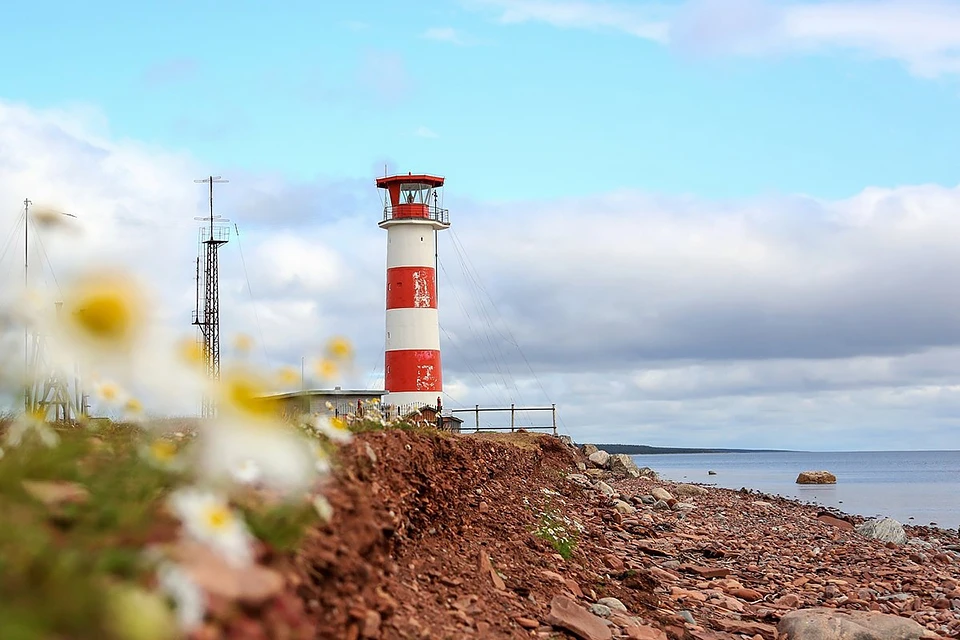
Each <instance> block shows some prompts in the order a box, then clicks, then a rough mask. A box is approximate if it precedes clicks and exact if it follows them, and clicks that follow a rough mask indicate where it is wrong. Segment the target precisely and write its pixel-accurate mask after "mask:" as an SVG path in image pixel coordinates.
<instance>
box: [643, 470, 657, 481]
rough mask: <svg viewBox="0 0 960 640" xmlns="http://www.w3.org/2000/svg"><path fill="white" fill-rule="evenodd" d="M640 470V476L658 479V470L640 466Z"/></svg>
mask: <svg viewBox="0 0 960 640" xmlns="http://www.w3.org/2000/svg"><path fill="white" fill-rule="evenodd" d="M639 471H640V476H641V477H643V478H650V479H651V480H656V479H657V472H656V471H654V470H653V469H651V468H650V467H640V469H639Z"/></svg>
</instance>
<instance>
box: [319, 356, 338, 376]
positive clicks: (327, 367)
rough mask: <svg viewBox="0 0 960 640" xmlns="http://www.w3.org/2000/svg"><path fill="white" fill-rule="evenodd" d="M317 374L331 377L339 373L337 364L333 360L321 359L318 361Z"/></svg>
mask: <svg viewBox="0 0 960 640" xmlns="http://www.w3.org/2000/svg"><path fill="white" fill-rule="evenodd" d="M317 375H318V376H320V377H321V378H324V379H329V378H332V377H334V376H335V375H337V365H336V363H335V362H333V361H332V360H321V361H320V362H319V363H317Z"/></svg>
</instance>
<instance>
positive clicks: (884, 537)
mask: <svg viewBox="0 0 960 640" xmlns="http://www.w3.org/2000/svg"><path fill="white" fill-rule="evenodd" d="M857 533H859V534H860V535H863V536H866V537H868V538H873V539H874V540H880V541H882V542H892V543H894V544H904V543H906V541H907V532H906V531H904V530H903V525H902V524H900V523H899V522H897V521H896V520H894V519H893V518H877V519H876V520H867V521H866V522H864V523H863V524H861V525H859V526H858V527H857Z"/></svg>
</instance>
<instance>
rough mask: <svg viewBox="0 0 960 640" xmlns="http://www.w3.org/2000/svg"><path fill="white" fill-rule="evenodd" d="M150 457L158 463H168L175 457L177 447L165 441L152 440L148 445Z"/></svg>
mask: <svg viewBox="0 0 960 640" xmlns="http://www.w3.org/2000/svg"><path fill="white" fill-rule="evenodd" d="M150 455H152V456H153V457H154V458H155V459H156V460H159V461H160V462H170V461H171V460H173V458H174V457H175V456H176V455H177V447H176V445H174V444H173V443H172V442H169V441H167V440H154V441H153V443H151V445H150Z"/></svg>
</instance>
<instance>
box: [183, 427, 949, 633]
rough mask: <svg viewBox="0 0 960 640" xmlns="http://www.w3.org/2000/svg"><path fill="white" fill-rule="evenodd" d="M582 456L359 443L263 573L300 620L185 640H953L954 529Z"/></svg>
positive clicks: (244, 618) (524, 446)
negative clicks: (303, 529)
mask: <svg viewBox="0 0 960 640" xmlns="http://www.w3.org/2000/svg"><path fill="white" fill-rule="evenodd" d="M586 453H590V454H593V455H592V456H587V455H584V452H583V451H581V450H580V449H578V448H574V447H573V446H571V445H570V443H569V442H565V441H563V440H561V439H558V438H554V437H551V436H545V435H538V434H532V433H516V434H501V435H494V434H476V435H472V434H471V435H450V434H440V433H433V434H431V433H413V432H407V431H388V432H379V433H367V434H362V435H360V436H359V437H358V438H357V439H356V440H355V441H354V442H352V443H351V444H349V445H347V446H346V447H344V449H343V450H342V451H341V466H340V468H339V469H338V470H337V472H336V474H335V477H334V478H333V479H332V480H331V484H330V486H329V487H328V489H327V495H328V497H329V499H330V503H331V504H332V506H333V508H334V515H333V517H332V519H331V520H330V521H329V524H328V525H326V526H325V527H323V528H321V529H317V530H316V531H314V532H312V533H311V534H310V536H309V537H308V540H307V541H306V543H305V544H304V545H302V546H301V548H300V549H299V550H298V551H297V552H296V553H295V554H294V556H293V557H292V558H276V559H270V558H266V559H264V562H265V564H267V565H268V566H273V568H274V570H275V571H277V573H279V574H281V575H283V576H284V587H283V589H282V591H283V592H282V593H281V594H278V596H277V598H280V599H283V598H286V600H285V601H287V602H288V603H289V602H293V600H294V599H293V598H292V596H294V595H296V596H297V597H296V598H295V599H296V600H298V601H300V603H302V607H301V606H300V605H299V604H298V605H297V606H295V607H290V606H288V607H287V608H286V614H285V615H286V618H284V617H283V616H282V615H280V614H270V615H273V618H274V619H277V620H281V621H282V623H278V625H279V626H274V627H272V628H271V629H266V628H264V626H263V625H262V624H256V623H255V622H254V621H255V620H257V619H258V617H259V616H262V615H263V613H264V611H268V612H269V611H270V610H272V607H273V605H271V603H270V601H266V602H263V603H261V605H260V607H261V609H260V610H257V609H250V608H248V609H247V610H246V611H245V613H243V614H242V615H240V616H237V615H236V612H235V611H234V610H232V609H230V607H228V606H226V604H224V606H222V607H221V610H222V611H223V612H224V613H223V616H224V617H223V619H222V621H219V622H218V621H217V619H216V617H215V618H214V620H213V621H211V622H210V623H208V625H207V626H205V627H204V628H203V629H202V630H201V631H200V632H199V633H198V634H197V637H210V638H212V637H230V638H239V637H251V638H253V637H257V638H262V637H301V636H302V637H323V638H348V639H351V640H353V639H357V638H462V637H477V638H530V637H535V638H565V637H566V638H582V639H587V640H602V639H605V638H616V637H624V638H637V639H663V640H666V639H667V638H669V639H671V640H680V639H684V640H688V639H702V640H707V639H722V638H731V639H732V638H751V639H757V640H773V639H775V638H788V637H789V638H793V639H794V640H803V639H806V638H859V639H864V640H865V639H868V638H919V637H930V638H935V637H957V636H958V635H960V570H958V562H960V553H958V550H960V546H958V545H960V540H958V539H957V538H956V537H955V535H954V534H953V533H952V532H947V531H945V530H940V529H934V528H927V527H912V526H906V527H902V528H901V527H900V525H899V524H898V523H894V522H885V523H882V524H881V526H879V527H878V526H877V523H866V526H864V525H865V523H864V520H863V519H862V518H860V517H856V516H847V515H844V514H840V513H837V512H828V511H824V510H822V509H819V508H817V507H815V506H811V505H803V504H799V503H796V502H792V501H789V500H786V499H782V498H778V497H771V496H767V495H763V494H759V493H756V492H752V491H749V490H741V491H731V490H726V489H717V488H704V487H700V486H696V485H684V484H676V483H672V482H666V481H660V480H658V479H657V478H656V475H655V472H654V471H651V470H647V469H637V468H636V467H635V466H633V464H632V461H631V459H630V458H629V457H628V456H606V455H605V454H604V452H600V454H599V455H598V454H597V453H596V452H593V451H591V450H590V449H587V450H586ZM591 458H592V459H593V461H591ZM872 536H879V537H872ZM215 608H216V607H214V609H215ZM228 611H232V613H230V614H229V615H228V614H227V613H226V612H228ZM278 616H279V617H278ZM283 620H285V622H283ZM295 630H298V631H297V632H296V633H294V631H295Z"/></svg>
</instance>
